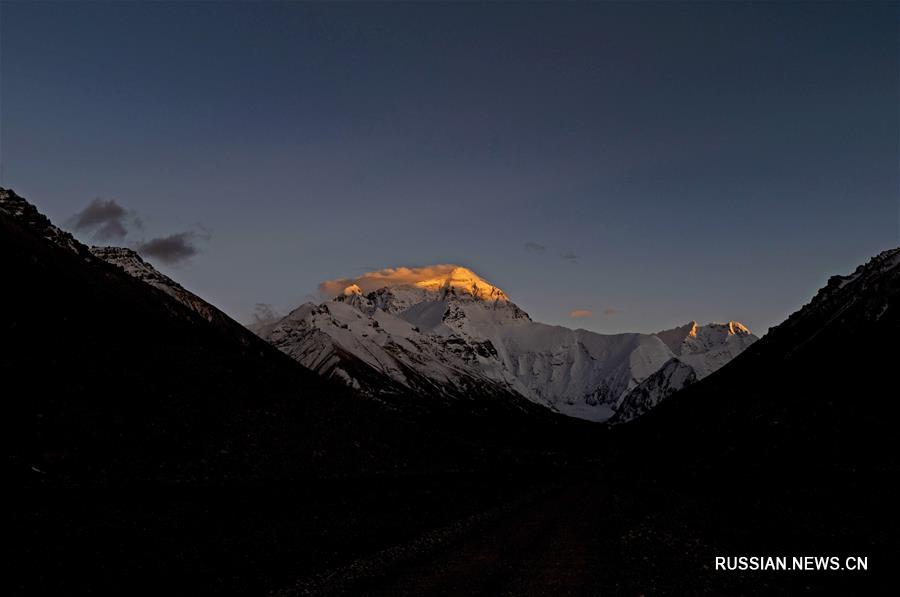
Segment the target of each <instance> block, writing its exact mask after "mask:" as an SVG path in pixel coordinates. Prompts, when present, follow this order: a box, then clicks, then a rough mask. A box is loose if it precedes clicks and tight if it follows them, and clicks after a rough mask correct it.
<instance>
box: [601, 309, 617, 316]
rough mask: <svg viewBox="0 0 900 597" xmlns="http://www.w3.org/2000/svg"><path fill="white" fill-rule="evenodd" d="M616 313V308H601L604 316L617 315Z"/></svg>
mask: <svg viewBox="0 0 900 597" xmlns="http://www.w3.org/2000/svg"><path fill="white" fill-rule="evenodd" d="M618 314H619V310H618V309H613V308H612V307H607V308H606V309H603V315H605V316H606V317H611V316H613V315H618Z"/></svg>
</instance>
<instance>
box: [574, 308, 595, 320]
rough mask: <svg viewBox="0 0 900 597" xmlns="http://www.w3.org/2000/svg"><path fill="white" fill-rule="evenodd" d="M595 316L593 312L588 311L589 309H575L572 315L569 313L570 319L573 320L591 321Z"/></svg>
mask: <svg viewBox="0 0 900 597" xmlns="http://www.w3.org/2000/svg"><path fill="white" fill-rule="evenodd" d="M593 316H594V312H593V311H588V310H587V309H575V310H574V311H572V312H571V313H569V317H571V318H572V319H589V318H591V317H593Z"/></svg>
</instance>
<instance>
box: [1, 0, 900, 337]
mask: <svg viewBox="0 0 900 597" xmlns="http://www.w3.org/2000/svg"><path fill="white" fill-rule="evenodd" d="M0 19H2V23H0V34H2V40H0V46H2V61H0V68H2V71H0V85H2V88H0V95H2V133H0V137H2V138H0V140H2V161H3V169H4V176H3V178H4V180H3V182H4V186H9V187H12V188H14V189H15V190H16V191H18V192H19V193H20V194H21V195H23V196H26V197H27V198H29V199H30V200H32V201H33V202H35V203H36V204H37V205H38V207H39V208H40V209H42V210H43V211H44V212H45V213H47V214H48V215H49V216H50V217H51V218H52V219H53V220H54V221H56V222H58V223H60V224H65V223H66V221H67V220H68V219H70V218H71V216H72V215H73V214H74V213H76V212H77V211H79V210H81V209H82V208H84V207H85V205H87V204H88V202H90V201H91V200H92V199H94V198H97V197H100V198H104V199H114V200H116V201H117V202H118V203H120V204H121V205H122V206H124V207H126V208H128V209H130V210H133V211H134V212H135V213H136V214H138V215H139V216H140V218H141V219H142V220H143V221H144V228H143V229H142V230H135V231H132V232H131V233H129V236H128V238H127V239H126V240H125V241H123V242H124V243H125V244H128V243H136V242H138V241H140V240H142V239H146V238H149V237H152V236H157V235H166V234H171V233H174V232H179V231H184V230H188V229H195V227H196V225H197V224H201V225H202V226H204V227H205V228H206V229H208V230H210V231H211V237H210V238H209V240H208V242H206V241H201V243H200V246H201V249H202V252H201V253H200V254H199V255H197V256H196V257H194V258H193V259H191V260H190V261H188V262H186V263H183V264H181V265H179V266H177V267H174V268H173V267H167V266H164V265H161V266H160V269H162V270H164V271H166V272H167V273H169V274H170V275H172V276H173V277H174V278H176V279H177V280H179V281H180V282H182V283H183V284H184V285H185V286H187V287H188V288H190V289H192V290H194V291H196V292H198V293H199V294H200V295H202V296H204V297H206V298H208V299H209V300H211V301H212V302H213V303H215V304H217V305H218V306H220V307H221V308H223V309H224V310H225V311H227V312H228V313H230V314H232V315H234V316H235V317H237V318H239V319H240V320H243V321H246V320H247V319H248V318H249V315H250V313H251V311H252V309H253V306H254V304H255V303H257V302H265V303H272V304H274V305H275V306H276V307H278V308H280V309H286V308H288V307H292V306H294V305H296V304H297V303H299V302H301V301H302V300H304V297H305V296H306V295H308V294H310V293H313V292H314V291H315V289H316V285H317V284H318V283H319V282H320V281H322V280H324V279H328V278H336V277H347V276H353V275H358V274H360V273H362V272H363V271H365V270H366V269H372V268H381V267H387V266H399V265H426V264H431V263H448V262H449V263H459V264H462V265H466V266H468V267H470V268H472V269H474V270H475V271H477V272H479V273H481V274H482V275H483V276H484V277H485V278H486V279H488V280H489V281H491V282H493V283H495V284H496V285H498V286H500V287H501V288H503V289H504V290H506V291H507V293H508V294H509V295H510V296H511V297H512V298H513V300H514V301H516V302H517V303H518V304H519V305H520V306H522V307H523V308H524V309H525V310H527V311H528V312H530V313H531V315H532V316H533V317H534V318H535V319H537V320H541V321H547V322H551V323H562V324H565V325H578V326H582V327H586V328H589V329H594V330H597V331H607V332H612V331H631V330H634V331H653V330H657V329H660V328H663V327H670V326H673V325H676V324H679V323H683V322H685V321H688V320H690V319H697V320H700V321H701V322H706V321H710V320H727V319H738V320H741V321H743V322H745V323H746V324H748V325H749V326H750V327H751V328H752V329H753V330H754V331H757V332H758V333H762V332H764V331H765V330H766V329H767V328H768V327H769V326H770V325H773V324H775V323H778V322H779V321H781V320H782V319H783V318H784V317H785V316H786V315H787V314H788V313H790V312H791V311H793V310H795V309H796V308H798V307H800V306H801V305H802V304H803V303H805V302H807V301H808V299H809V298H810V297H811V296H812V294H813V293H814V292H815V291H816V289H818V288H819V287H820V286H822V285H823V283H824V282H825V280H826V279H827V277H828V276H829V275H831V274H835V273H846V272H848V271H849V270H851V269H852V268H853V267H854V266H855V265H856V264H858V263H860V262H862V261H864V260H865V259H867V258H868V257H869V256H871V255H872V254H874V253H876V252H878V251H880V250H883V249H885V248H888V247H891V246H896V245H897V244H898V226H900V216H898V167H900V166H898V159H900V157H898V156H900V153H898V105H900V95H898V42H897V40H898V4H897V3H896V2H885V3H873V4H867V3H863V2H852V3H846V4H844V3H840V2H821V3H816V2H796V3H781V4H779V3H769V2H756V3H747V4H742V3H734V2H728V3H724V2H723V3H712V2H709V3H681V2H666V3H652V2H638V3H615V2H604V3H597V4H561V5H559V4H546V3H542V4H517V3H503V4H496V3H494V4H476V3H465V4H450V3H448V4H438V3H427V4H410V3H390V4H373V3H365V4H349V3H340V4H325V3H323V4H316V3H296V2H281V3H211V2H203V3H176V2H169V3H155V2H154V3H151V2H146V3H140V2H138V3H131V2H129V3H99V2H98V3H86V2H85V3H81V2H71V3H38V2H22V3H10V2H4V3H3V4H2V7H0ZM81 237H82V238H83V239H84V240H86V241H89V242H90V241H91V238H90V235H88V234H86V233H82V234H81ZM526 243H534V244H538V245H542V246H544V247H546V248H545V250H543V251H535V250H531V251H529V250H527V249H526V247H525V244H526ZM570 253H571V254H575V255H577V256H578V257H577V259H576V260H574V262H573V260H571V259H564V258H562V257H561V256H562V255H564V254H570ZM61 300H64V299H62V298H61ZM573 309H586V310H590V311H593V312H594V313H595V316H594V317H593V318H591V319H579V320H577V321H573V320H571V319H570V318H569V316H568V314H569V312H570V311H571V310H573ZM604 310H615V311H616V313H615V314H612V315H603V311H604Z"/></svg>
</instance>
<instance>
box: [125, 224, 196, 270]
mask: <svg viewBox="0 0 900 597" xmlns="http://www.w3.org/2000/svg"><path fill="white" fill-rule="evenodd" d="M197 236H198V235H197V233H196V232H193V231H188V232H179V233H177V234H170V235H169V236H161V237H158V238H153V239H150V240H149V241H146V242H142V243H139V244H138V245H137V247H136V250H137V252H138V253H140V254H141V255H143V256H144V257H155V258H156V259H159V260H160V261H162V262H163V263H167V264H169V265H175V264H177V263H181V262H182V261H184V260H186V259H189V258H191V257H193V256H194V255H196V254H197V253H198V249H197V245H196V239H197Z"/></svg>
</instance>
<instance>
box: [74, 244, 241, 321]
mask: <svg viewBox="0 0 900 597" xmlns="http://www.w3.org/2000/svg"><path fill="white" fill-rule="evenodd" d="M90 251H91V253H92V254H93V255H94V256H95V257H98V258H100V259H102V260H103V261H106V262H107V263H111V264H113V265H115V266H118V267H119V268H121V269H123V270H125V273H127V274H129V275H131V276H132V277H133V278H137V279H138V280H140V281H142V282H144V283H146V284H149V285H150V286H153V287H154V288H157V289H159V290H162V291H163V292H165V293H166V294H168V295H169V296H171V297H172V298H174V299H175V300H177V301H178V302H179V303H181V304H183V305H185V306H187V307H189V308H191V309H192V310H193V311H196V312H197V313H199V314H200V315H202V316H203V317H204V318H205V319H206V320H208V321H214V320H216V319H219V318H220V317H222V316H223V315H224V314H223V313H222V312H221V311H219V310H218V309H217V308H215V307H213V306H212V305H210V304H209V303H207V302H206V301H204V300H203V299H202V298H200V297H199V296H197V295H196V294H194V293H192V292H190V291H188V290H186V289H185V288H184V287H182V286H181V285H180V284H179V283H178V282H176V281H175V280H173V279H172V278H170V277H168V276H166V275H164V274H162V273H160V272H159V271H157V270H156V268H154V267H153V266H152V265H150V264H149V263H147V262H146V261H144V260H143V259H141V256H140V255H138V254H137V252H136V251H134V250H132V249H126V248H125V247H97V246H94V247H91V248H90Z"/></svg>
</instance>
